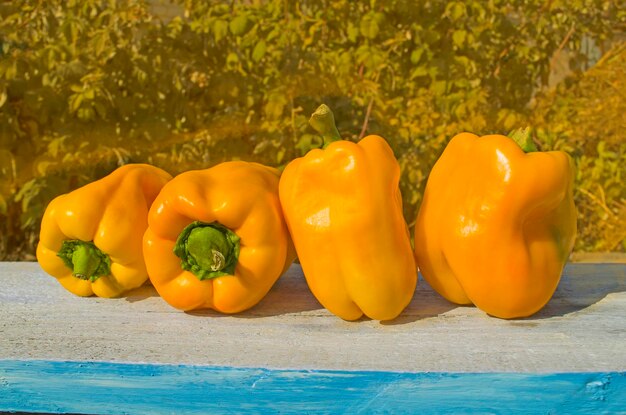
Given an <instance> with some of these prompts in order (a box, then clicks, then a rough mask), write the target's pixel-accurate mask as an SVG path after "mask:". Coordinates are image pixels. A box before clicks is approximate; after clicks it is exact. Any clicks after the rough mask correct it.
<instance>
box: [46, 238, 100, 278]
mask: <svg viewBox="0 0 626 415" xmlns="http://www.w3.org/2000/svg"><path fill="white" fill-rule="evenodd" d="M57 256H58V257H59V258H61V260H63V262H64V263H65V265H67V267H68V268H70V269H71V270H72V275H73V276H75V277H76V278H80V279H81V280H89V281H91V282H94V281H96V280H97V279H98V278H100V277H102V276H105V275H109V274H110V273H111V259H110V258H109V256H108V255H107V254H105V253H104V252H102V251H101V250H100V249H98V247H96V245H94V243H93V242H85V241H80V240H67V241H63V244H62V245H61V249H60V250H59V252H58V253H57Z"/></svg>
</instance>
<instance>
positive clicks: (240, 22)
mask: <svg viewBox="0 0 626 415" xmlns="http://www.w3.org/2000/svg"><path fill="white" fill-rule="evenodd" d="M251 27H252V22H251V21H250V19H248V16H246V15H244V14H242V15H239V16H237V17H235V18H234V19H233V20H231V21H230V23H229V25H228V28H229V29H230V33H232V34H233V35H235V36H243V35H245V34H246V33H248V31H249V30H250V29H251Z"/></svg>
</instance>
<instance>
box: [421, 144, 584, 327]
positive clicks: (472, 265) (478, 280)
mask: <svg viewBox="0 0 626 415" xmlns="http://www.w3.org/2000/svg"><path fill="white" fill-rule="evenodd" d="M573 172H574V168H573V162H572V160H571V158H570V157H569V156H568V155H567V154H566V153H564V152H561V151H549V152H538V151H536V148H535V147H534V144H533V143H532V140H530V138H529V136H528V133H527V132H522V133H517V134H515V135H514V137H513V139H512V138H509V137H505V136H501V135H490V136H484V137H480V138H479V137H477V136H476V135H474V134H469V133H463V134H459V135H457V136H455V137H454V138H453V139H452V140H451V141H450V143H449V144H448V145H447V147H446V149H445V151H444V152H443V154H442V155H441V157H440V158H439V160H438V161H437V162H436V164H435V166H434V167H433V169H432V171H431V173H430V176H429V178H428V182H427V184H426V190H425V193H424V199H423V202H422V204H421V206H420V210H419V213H418V216H417V221H416V225H415V255H416V259H417V264H418V266H419V268H420V271H421V273H422V275H423V276H424V278H425V279H426V281H428V283H429V284H430V285H431V286H432V287H433V288H434V289H435V290H436V291H437V292H438V293H439V294H441V295H442V296H443V297H445V298H446V299H448V300H449V301H451V302H454V303H457V304H475V305H476V306H477V307H478V308H480V309H481V310H483V311H485V312H487V313H488V314H490V315H492V316H496V317H500V318H515V317H525V316H529V315H531V314H534V313H535V312H537V311H538V310H539V309H541V308H542V307H543V306H544V305H545V304H546V303H547V302H548V301H549V300H550V298H551V297H552V295H553V293H554V291H555V290H556V287H557V285H558V283H559V279H560V276H561V272H562V270H563V267H564V265H565V262H566V261H567V258H568V256H569V253H570V252H571V250H572V247H573V244H574V239H575V236H576V208H575V206H574V201H573V195H572V182H573Z"/></svg>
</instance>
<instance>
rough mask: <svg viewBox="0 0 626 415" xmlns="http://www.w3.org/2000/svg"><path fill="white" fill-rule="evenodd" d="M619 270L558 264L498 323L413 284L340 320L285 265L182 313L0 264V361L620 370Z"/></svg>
mask: <svg viewBox="0 0 626 415" xmlns="http://www.w3.org/2000/svg"><path fill="white" fill-rule="evenodd" d="M625 350H626V265H623V264H569V265H568V266H567V267H566V271H565V273H564V276H563V278H562V281H561V284H560V286H559V289H558V290H557V293H556V295H555V297H554V298H553V300H552V301H551V302H550V303H549V304H548V306H547V307H546V308H545V309H544V310H542V311H541V312H540V313H539V314H537V315H536V316H534V317H532V318H528V319H523V320H515V321H505V320H499V319H495V318H490V317H488V316H486V315H485V314H483V313H482V312H480V311H479V310H477V309H475V308H472V307H457V306H455V305H453V304H450V303H448V302H447V301H445V300H443V299H442V298H441V297H439V296H438V295H437V294H436V293H434V292H433V291H432V290H431V289H430V288H429V287H428V286H427V284H426V283H425V282H423V281H420V284H418V288H417V290H416V292H415V297H414V300H413V302H412V303H411V305H410V306H409V307H408V308H407V310H406V311H405V312H404V313H403V314H402V315H401V316H400V317H399V318H398V319H396V320H395V321H393V322H389V323H382V324H381V323H379V322H376V321H369V320H363V321H359V322H352V323H351V322H345V321H342V320H340V319H338V318H336V317H334V316H332V315H331V314H329V313H328V312H327V311H326V310H324V309H323V308H321V306H320V305H319V304H318V303H317V301H316V300H315V299H314V297H313V296H312V295H311V294H310V292H309V291H308V288H307V286H306V283H305V281H304V278H303V276H302V272H301V269H300V267H299V266H297V265H294V266H292V267H291V269H290V270H289V272H288V273H287V274H286V275H285V276H284V277H283V278H281V280H280V281H279V282H278V283H277V285H276V286H275V287H274V288H273V289H272V291H271V292H270V294H269V295H268V296H267V297H266V298H265V299H264V300H263V301H262V303H261V304H259V305H258V306H257V307H255V308H253V309H252V310H249V311H248V312H245V313H242V314H240V315H235V316H223V315H219V314H217V313H214V312H211V311H202V312H196V313H182V312H179V311H177V310H174V309H172V308H171V307H169V306H168V305H167V304H166V303H165V302H164V301H163V300H162V299H161V298H159V297H158V296H157V295H156V292H155V291H154V289H153V288H152V287H147V286H146V287H142V288H140V289H138V290H136V291H134V292H133V293H132V294H131V295H130V296H128V297H126V298H119V299H113V300H109V299H100V298H79V297H75V296H73V295H71V294H70V293H68V292H66V291H65V290H64V289H63V288H62V287H61V286H60V285H59V284H58V283H57V282H56V281H55V280H54V279H53V278H51V277H49V276H47V275H46V274H45V273H44V272H43V271H42V270H41V269H40V268H39V266H38V264H36V263H0V359H45V360H78V361H111V362H148V363H172V364H193V365H210V366H235V367H266V368H278V369H286V368H293V369H337V370H380V371H410V372H432V371H435V372H534V373H545V372H584V371H592V372H605V371H607V372H616V371H618V372H621V371H624V370H626V352H625Z"/></svg>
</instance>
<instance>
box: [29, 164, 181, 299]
mask: <svg viewBox="0 0 626 415" xmlns="http://www.w3.org/2000/svg"><path fill="white" fill-rule="evenodd" d="M169 179H171V176H170V175H169V174H168V173H166V172H165V171H163V170H161V169H159V168H157V167H153V166H149V165H146V164H127V165H125V166H122V167H120V168H118V169H116V170H115V171H113V172H112V173H111V174H109V175H108V176H106V177H104V178H102V179H100V180H97V181H95V182H92V183H89V184H87V185H85V186H83V187H81V188H79V189H76V190H74V191H72V192H70V193H67V194H64V195H61V196H58V197H57V198H55V199H54V200H52V202H50V204H49V205H48V206H47V208H46V211H45V213H44V216H43V218H42V222H41V232H40V239H39V244H38V245H37V260H38V261H39V264H40V265H41V267H42V268H43V270H44V271H46V272H47V273H48V274H50V275H52V276H53V277H56V278H57V279H58V281H59V282H60V283H61V285H63V287H65V288H66V289H67V290H68V291H70V292H72V293H74V294H76V295H80V296H90V295H92V294H95V295H97V296H99V297H116V296H119V295H120V294H122V293H124V292H125V291H127V290H130V289H132V288H136V287H139V286H140V285H142V284H143V283H144V282H145V281H146V280H147V278H148V274H147V271H146V267H145V264H144V260H143V252H142V237H143V234H144V232H145V230H146V228H147V227H148V210H149V209H150V205H151V204H152V201H153V200H154V198H155V197H156V196H157V194H158V193H159V191H160V190H161V188H162V187H163V185H164V184H165V183H167V181H168V180H169Z"/></svg>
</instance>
